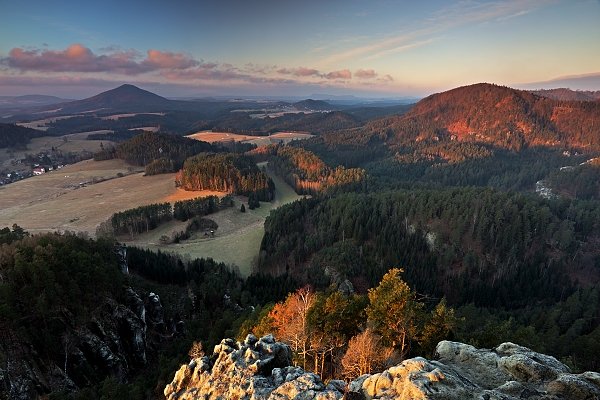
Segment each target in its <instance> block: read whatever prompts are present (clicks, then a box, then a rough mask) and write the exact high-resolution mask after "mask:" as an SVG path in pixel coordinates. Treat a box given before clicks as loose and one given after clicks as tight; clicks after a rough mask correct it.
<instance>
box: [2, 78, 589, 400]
mask: <svg viewBox="0 0 600 400" xmlns="http://www.w3.org/2000/svg"><path fill="white" fill-rule="evenodd" d="M560 95H561V96H565V93H560ZM123 99H128V100H127V101H123ZM243 103H244V104H240V101H220V100H219V101H214V100H198V101H196V100H191V101H181V100H177V101H175V100H168V99H165V98H161V97H160V96H156V95H154V94H152V93H150V92H146V91H143V90H141V89H138V88H136V87H132V86H130V85H129V86H128V85H125V86H124V87H120V88H116V89H113V90H110V91H108V92H105V93H101V94H99V95H97V96H93V97H91V98H88V99H84V100H80V101H76V102H74V104H71V105H70V106H68V107H66V108H65V112H67V111H68V112H69V113H68V114H65V115H64V116H65V117H68V118H63V119H61V118H60V117H58V118H53V119H45V120H41V119H40V118H39V115H37V114H32V115H30V116H29V117H27V118H25V117H20V118H21V119H22V120H20V121H19V124H20V125H22V126H15V125H11V124H4V125H3V129H4V131H2V132H4V135H5V138H4V142H0V143H5V144H3V146H5V147H3V148H2V149H0V152H1V153H0V154H1V156H2V157H3V158H2V160H3V162H4V164H3V165H4V166H5V168H11V167H13V168H16V166H17V165H20V167H21V168H23V170H28V169H29V170H31V169H32V168H35V164H36V163H38V162H37V161H36V160H37V158H40V157H41V158H40V160H41V159H42V158H44V157H47V158H48V159H49V160H50V161H48V160H46V159H44V160H45V162H46V163H49V165H51V164H53V159H52V157H58V156H60V155H62V154H73V155H76V156H78V157H81V158H88V159H86V160H83V161H79V160H75V162H73V163H69V164H68V165H61V166H60V169H59V168H58V166H57V168H56V169H54V168H53V170H48V171H47V172H45V173H41V174H40V175H39V176H33V177H29V178H27V179H21V180H18V181H16V182H12V183H7V184H5V185H3V186H1V187H0V204H2V208H1V209H0V227H3V226H7V227H8V228H5V229H1V230H0V243H5V244H4V245H2V246H4V247H2V246H0V252H2V257H4V258H1V257H0V259H1V260H8V261H6V262H5V263H4V264H0V267H1V268H4V269H3V271H7V272H3V274H4V275H2V278H0V279H5V280H4V281H0V286H1V285H4V286H2V287H3V288H4V289H3V291H0V300H2V301H3V303H2V304H7V306H3V307H0V334H2V331H3V329H4V331H8V332H9V335H11V336H10V337H11V341H10V343H16V344H14V345H13V344H11V345H9V346H5V347H3V345H2V344H1V343H0V353H2V352H4V353H3V354H8V355H9V357H12V354H15V352H16V350H15V349H16V347H15V346H17V347H18V346H21V343H26V342H27V343H31V346H33V347H32V348H34V350H35V351H36V352H38V353H39V354H44V357H46V359H47V360H48V361H47V363H49V365H53V366H52V367H51V368H55V369H56V368H63V369H64V370H66V371H67V373H68V374H69V379H72V380H73V382H75V383H74V385H80V386H78V389H73V391H72V393H73V396H76V395H78V394H80V393H81V395H82V396H84V397H86V396H88V393H90V392H88V391H92V392H93V393H94V394H92V395H91V397H90V398H101V395H100V394H99V393H105V391H106V390H107V389H106V387H108V386H110V387H114V388H118V389H115V390H117V391H118V392H119V393H127V394H128V396H131V397H132V398H135V399H139V400H142V398H144V396H138V395H137V394H136V393H139V392H137V391H138V390H142V391H145V393H149V392H150V391H151V389H149V386H148V383H147V382H148V381H151V382H159V383H158V384H157V385H156V387H155V388H154V390H155V392H154V393H153V394H151V395H147V396H146V398H161V397H160V396H161V394H157V393H159V391H160V390H161V389H162V388H164V387H165V385H166V384H167V383H168V382H170V381H171V377H172V371H174V370H175V369H176V366H177V365H178V363H180V362H183V361H185V360H184V358H185V355H183V357H182V351H181V349H182V348H190V346H192V347H194V346H196V348H197V346H198V344H197V343H198V342H199V341H201V342H202V345H205V346H207V347H206V348H210V347H212V346H214V345H216V344H218V343H219V342H220V340H221V339H222V338H223V337H236V338H238V339H240V338H244V337H246V335H247V334H248V333H253V334H255V335H257V336H262V335H265V334H267V333H269V332H271V333H274V334H275V335H276V337H277V339H278V340H282V341H284V342H285V343H288V344H289V343H292V344H293V343H296V342H295V341H298V340H300V341H301V342H299V343H300V345H298V346H301V345H303V346H306V348H307V349H309V350H306V351H300V350H298V349H299V348H300V347H297V348H296V350H292V352H293V353H294V357H295V358H294V359H295V360H296V362H297V363H300V362H302V365H306V368H307V369H309V368H311V367H309V366H311V365H313V367H312V369H313V372H314V373H316V374H317V375H319V376H320V377H321V378H322V379H331V378H334V377H336V376H340V375H339V374H341V373H343V374H345V375H344V376H346V377H348V378H350V377H355V376H353V375H352V374H355V373H356V370H352V371H354V372H348V371H350V369H346V368H347V367H346V365H348V361H347V358H348V357H351V356H352V351H353V349H354V347H353V346H355V345H356V344H355V343H356V341H357V340H359V339H360V340H367V339H368V340H374V341H376V343H377V348H378V351H380V352H381V353H382V354H390V357H392V358H393V360H394V362H400V360H402V359H405V358H408V357H413V356H417V355H426V356H428V357H431V356H433V355H434V350H435V348H436V344H437V343H438V342H439V341H441V340H444V339H447V338H452V339H454V340H459V341H461V342H465V343H472V344H474V345H476V346H479V347H487V348H493V347H494V346H497V345H498V343H499V342H501V341H513V342H517V343H519V344H521V345H524V346H527V347H529V348H532V349H534V350H535V351H539V352H544V353H548V354H551V355H552V356H554V357H557V359H560V361H561V362H562V363H564V364H565V365H568V367H569V368H572V369H573V370H574V371H583V370H586V369H589V370H593V369H598V368H599V365H598V362H597V359H596V358H594V356H592V355H593V354H596V351H600V349H598V343H600V342H598V340H597V338H598V335H599V334H600V319H599V318H598V315H600V302H599V301H598V299H600V296H598V285H599V284H600V269H599V268H600V267H599V266H600V264H599V260H600V250H599V248H600V247H598V243H599V242H600V225H599V224H598V221H600V203H599V202H600V192H599V188H598V182H600V179H599V178H598V177H600V169H598V165H597V162H592V161H590V162H586V160H593V159H594V158H595V157H598V156H599V155H600V148H599V147H598V141H597V132H596V131H595V128H594V126H595V125H594V124H595V121H596V118H597V115H598V105H597V104H596V102H595V100H592V99H590V100H589V101H586V102H581V101H570V102H569V101H565V100H554V99H551V98H547V97H543V96H538V95H535V94H532V93H531V92H524V91H518V90H514V89H511V88H507V87H499V86H496V85H487V84H478V85H472V86H468V87H462V88H457V89H454V90H451V91H448V92H444V93H440V94H436V95H432V96H429V97H427V98H425V99H423V100H422V101H420V102H419V103H417V104H416V105H414V106H407V105H401V106H389V105H386V106H383V107H366V108H365V107H364V106H360V107H355V108H353V107H347V108H344V107H333V106H331V107H328V106H327V103H326V102H322V101H321V102H314V101H308V100H307V101H306V103H305V104H307V106H308V105H310V106H311V107H323V108H324V109H323V110H322V111H323V112H321V111H319V112H308V110H307V112H301V113H300V112H299V113H293V114H290V115H287V114H286V115H281V116H279V115H277V116H275V115H271V116H268V117H265V118H253V115H254V114H255V113H256V110H257V109H259V108H260V107H262V109H264V107H265V105H264V103H263V102H260V101H253V100H244V101H243ZM273 104H274V105H273V109H277V107H280V108H282V109H286V107H292V106H288V105H285V103H284V102H273ZM288 104H289V103H288ZM294 104H296V103H294ZM475 105H477V107H480V108H481V110H484V111H485V112H480V111H477V110H476V106H475ZM54 107H56V106H54ZM294 107H299V105H296V106H294ZM89 110H95V111H94V112H91V113H87V112H86V111H89ZM334 110H335V111H334ZM474 110H475V111H474ZM567 111H568V112H567ZM37 112H39V111H36V113H37ZM389 113H392V114H391V115H390V114H389ZM579 119H582V120H585V121H586V122H585V123H584V122H581V123H580V122H578V121H579ZM26 127H33V128H36V129H35V130H30V129H26ZM28 154H34V155H35V156H28ZM36 157H37V158H36ZM90 157H93V158H90ZM56 160H58V158H56ZM19 161H20V162H19ZM540 182H542V183H543V188H542V187H541V186H540ZM186 189H187V190H186ZM200 189H201V190H200ZM536 189H537V193H536ZM541 189H543V190H541ZM548 193H552V196H548ZM13 224H16V225H13ZM97 228H99V229H97ZM52 232H60V233H59V234H54V233H52ZM69 232H74V233H78V235H79V236H77V235H74V234H72V233H69ZM28 235H30V236H28ZM88 238H91V240H88ZM97 248H102V249H104V250H102V251H103V253H102V255H101V256H100V255H99V254H98V253H97ZM22 249H24V250H22ZM3 262H4V261H3ZM97 266H98V267H97ZM64 268H68V269H69V270H70V271H72V272H73V274H74V276H73V278H72V279H70V278H69V279H67V278H66V277H65V270H64ZM122 271H126V272H125V273H123V272H122ZM87 274H90V275H89V276H88V275H87ZM4 276H7V277H8V278H4ZM23 277H26V278H23ZM55 277H59V278H55ZM107 277H110V278H107ZM23 279H25V280H23ZM22 282H25V283H24V284H23V288H24V289H23V290H22V289H21V287H20V285H21V284H22ZM63 282H66V283H65V284H68V285H70V286H69V289H68V290H63V287H62V285H63ZM389 285H392V287H393V288H394V290H392V291H388V290H389V289H388V288H389V287H390V286H389ZM79 288H85V290H88V291H92V293H89V294H86V295H80V297H81V298H84V299H86V300H85V302H84V303H83V304H75V303H74V302H73V300H72V299H73V297H74V296H78V294H77V293H78V290H80V289H79ZM32 291H36V292H40V293H42V294H41V295H40V296H36V295H33V294H30V293H31V292H32ZM376 294H377V295H376ZM45 296H52V297H53V298H57V299H59V301H58V302H57V303H52V304H51V303H49V302H48V303H47V302H46V300H44V299H45V298H46V297H45ZM38 298H39V299H40V300H35V301H29V299H38ZM54 304H56V305H54ZM140 304H143V307H144V308H143V309H144V310H145V311H144V312H143V313H141V314H136V313H140V312H141V311H140V310H141V308H140V307H141V306H140ZM302 304H304V306H302ZM390 304H395V305H404V306H397V307H392V306H390ZM302 307H304V309H302ZM65 309H66V310H69V313H71V314H73V315H74V316H73V318H71V314H69V313H67V314H65V312H64V310H65ZM299 310H300V311H299ZM15 313H23V314H27V315H32V316H34V317H33V318H35V321H34V322H33V323H32V324H24V323H22V322H21V320H18V319H11V318H12V317H10V316H12V315H14V314H15ZM144 313H149V314H148V315H150V316H145V317H144V318H147V319H146V320H145V321H146V322H145V324H146V325H145V326H146V328H145V329H147V330H146V331H144V330H143V328H142V325H143V324H142V323H141V322H140V321H141V319H140V318H142V317H140V316H139V315H145V314H144ZM46 315H51V316H52V318H53V319H54V321H58V322H56V323H55V324H46V325H44V323H45V322H44V321H45V319H46V318H47V317H46ZM136 315H137V316H136ZM7 316H8V317H7ZM388 316H391V317H389V318H388ZM99 321H100V322H99ZM115 321H119V322H118V324H120V325H119V326H122V327H127V328H126V329H127V332H130V333H131V332H133V333H135V338H136V339H135V340H134V339H131V337H130V336H128V335H129V333H127V334H125V333H121V334H119V337H121V338H122V340H121V341H120V342H119V343H120V344H119V346H120V347H118V348H117V347H114V346H113V347H110V346H112V345H111V344H110V343H113V342H111V340H112V339H111V338H110V337H109V336H110V335H113V336H114V335H115V334H114V332H115V329H117V328H115V327H114V326H113V324H115ZM397 321H403V323H405V324H407V326H408V328H406V329H405V328H402V327H400V328H399V327H398V325H397ZM334 322H335V323H334ZM94 324H101V325H102V329H100V330H98V329H97V328H95V327H94V328H89V330H88V328H87V327H89V326H95V325H94ZM32 327H40V329H42V330H43V331H44V332H45V333H46V336H45V337H46V339H44V340H41V339H39V338H37V337H36V335H35V334H34V330H32V329H33V328H32ZM104 327H108V328H107V329H104ZM299 327H301V328H299ZM17 329H20V330H21V332H25V336H24V338H23V339H16V338H15V334H14V332H16V330H17ZM102 332H105V333H106V334H104V333H102ZM109 332H113V333H109ZM141 332H145V333H141ZM133 333H132V334H133ZM399 334H401V335H404V336H403V337H404V339H403V341H401V342H398V341H396V339H395V338H396V337H398V336H397V335H399ZM249 337H250V338H252V336H249ZM298 337H300V339H298ZM139 338H142V339H143V340H142V339H139ZM250 340H252V339H250ZM267 340H271V339H268V337H267ZM302 341H303V342H302ZM195 342H196V344H193V343H195ZM47 343H50V345H48V344H47ZM91 343H104V344H106V346H108V347H109V348H111V352H112V353H111V354H112V356H111V357H112V358H111V359H112V360H118V361H115V362H113V361H110V360H109V361H107V360H105V359H103V358H102V357H103V356H101V354H102V353H101V351H99V350H98V347H94V346H95V345H94V346H92V344H91ZM227 343H229V342H227ZM302 343H304V344H302ZM100 346H102V345H100ZM32 354H33V353H27V355H23V356H21V357H23V359H28V360H36V361H32V364H30V365H31V367H28V368H30V369H27V368H23V370H22V371H17V370H11V371H10V373H9V374H8V375H6V376H9V377H10V379H13V380H14V379H15V378H14V376H18V375H19V374H25V373H26V374H30V375H32V376H34V375H35V374H38V375H39V376H42V375H44V373H43V372H32V371H33V369H35V368H38V369H39V370H44V368H47V367H45V366H44V365H42V364H40V363H41V361H39V360H37V359H36V358H35V357H34V356H33V355H32ZM78 354H84V356H83V357H84V358H81V356H78ZM194 354H197V353H194ZM78 357H79V358H78ZM144 357H147V358H146V359H145V360H146V361H144ZM156 357H158V358H160V357H163V358H162V359H163V362H165V361H164V360H168V361H166V364H165V365H164V366H163V365H161V366H160V367H157V366H156V365H155V364H153V362H152V361H149V360H155V359H156ZM190 357H191V356H190ZM65 359H66V361H65ZM202 362H204V361H202ZM377 362H379V364H376V365H375V364H374V365H375V366H374V367H373V368H375V367H377V368H380V369H381V368H383V364H381V362H380V361H377ZM63 363H66V367H58V366H59V365H63ZM77 363H81V365H83V366H84V367H83V369H82V371H84V372H82V373H79V372H70V371H78V369H77V368H78V367H77V365H79V364H77ZM133 366H136V367H133ZM0 368H1V367H0ZM95 368H97V369H98V371H100V372H98V373H95V372H91V371H92V370H94V369H95ZM135 368H139V372H138V371H136V370H135ZM348 368H350V367H348ZM561 368H562V367H561ZM106 371H108V372H106ZM113 371H119V372H118V373H116V374H115V373H113ZM0 372H1V371H0ZM119 374H120V375H119ZM582 376H583V375H582ZM2 379H4V378H3V375H1V374H0V384H1V383H2ZM36 379H37V378H32V380H31V382H37V381H36ZM582 379H583V378H582ZM59 381H60V379H59ZM31 385H33V383H32V384H31ZM31 385H30V386H26V387H27V388H29V389H30V390H32V391H38V390H39V391H40V392H41V393H50V392H53V393H56V391H57V390H58V389H57V387H56V386H52V385H54V383H51V384H49V385H50V386H49V387H48V388H43V389H36V388H35V386H31ZM1 390H2V386H1V385H0V393H1ZM160 393H162V392H160ZM71 396H72V394H68V395H67V397H66V398H68V399H72V398H73V397H71ZM102 396H104V395H102ZM105 397H106V396H105ZM108 398H112V397H110V396H109V397H108Z"/></svg>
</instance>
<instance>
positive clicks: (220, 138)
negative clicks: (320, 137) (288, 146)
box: [187, 131, 314, 146]
mask: <svg viewBox="0 0 600 400" xmlns="http://www.w3.org/2000/svg"><path fill="white" fill-rule="evenodd" d="M313 136H314V135H311V134H310V133H306V132H277V133H273V134H271V135H270V136H251V135H240V134H237V133H228V132H212V131H202V132H197V133H194V134H192V135H188V136H187V137H188V138H190V139H196V140H202V141H204V142H209V143H214V142H231V141H236V142H244V143H252V144H256V145H257V146H266V145H269V144H273V143H280V142H283V143H289V142H291V141H292V140H300V139H308V138H311V137H313Z"/></svg>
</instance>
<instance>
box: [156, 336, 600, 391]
mask: <svg viewBox="0 0 600 400" xmlns="http://www.w3.org/2000/svg"><path fill="white" fill-rule="evenodd" d="M436 354H437V357H436V358H437V360H427V359H425V358H422V357H415V358H411V359H408V360H404V361H403V362H401V363H400V364H398V365H396V366H393V367H391V368H389V369H387V370H385V371H382V372H381V373H376V374H372V375H363V376H361V377H359V378H357V379H355V380H354V381H352V382H350V383H349V384H348V385H346V384H345V382H344V381H339V380H332V381H330V382H329V383H328V384H327V385H325V384H324V383H323V382H322V381H321V380H320V378H319V377H318V376H317V375H315V374H312V373H308V372H305V371H304V370H303V369H302V368H299V367H293V366H291V365H290V362H291V352H290V349H289V347H288V346H287V345H285V344H283V343H278V342H276V341H275V340H274V338H273V337H272V336H271V335H268V336H265V337H263V338H261V339H257V338H256V337H254V336H252V335H249V336H248V337H247V338H246V340H244V342H243V343H239V342H238V343H236V342H234V341H233V340H231V339H226V340H223V341H222V342H221V343H220V344H219V345H217V346H215V352H214V354H213V356H212V357H210V359H209V358H208V357H204V358H203V359H196V360H193V361H192V362H191V363H190V364H188V365H184V366H182V367H181V368H180V370H179V371H177V373H176V374H175V378H174V379H173V382H171V383H170V384H169V385H167V387H166V388H165V391H164V394H165V396H166V398H167V399H169V400H174V399H182V400H184V399H273V400H275V399H276V400H291V399H296V400H301V399H322V400H328V399H331V400H338V399H341V398H342V397H343V398H344V399H352V400H367V399H398V400H427V399H430V400H442V399H443V400H459V399H460V400H464V399H473V400H517V399H530V400H559V399H574V400H579V399H581V400H583V399H586V400H590V399H600V374H598V373H595V372H585V373H583V374H572V373H571V372H570V371H569V368H568V367H567V366H565V365H564V364H562V363H561V362H559V361H558V360H556V359H555V358H554V357H550V356H547V355H544V354H540V353H536V352H534V351H532V350H530V349H528V348H526V347H522V346H518V345H516V344H514V343H503V344H501V345H500V346H498V347H497V348H495V349H492V350H488V349H477V348H475V347H473V346H470V345H467V344H463V343H458V342H449V341H443V342H440V343H439V344H438V346H437V348H436ZM210 360H213V363H210Z"/></svg>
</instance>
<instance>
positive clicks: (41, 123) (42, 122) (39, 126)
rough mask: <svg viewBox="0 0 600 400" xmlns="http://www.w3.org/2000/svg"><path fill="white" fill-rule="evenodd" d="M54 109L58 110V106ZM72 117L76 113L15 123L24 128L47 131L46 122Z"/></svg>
mask: <svg viewBox="0 0 600 400" xmlns="http://www.w3.org/2000/svg"><path fill="white" fill-rule="evenodd" d="M56 111H60V108H59V109H57V110H56ZM74 117H77V115H64V116H60V117H49V118H44V119H38V120H35V121H30V122H20V123H17V125H19V126H23V127H25V128H31V129H35V130H38V131H47V130H48V128H49V126H48V124H51V123H53V122H56V121H60V120H61V119H69V118H74Z"/></svg>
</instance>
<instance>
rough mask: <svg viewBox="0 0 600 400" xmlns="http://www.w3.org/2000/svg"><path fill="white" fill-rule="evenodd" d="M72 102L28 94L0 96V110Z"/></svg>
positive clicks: (54, 97)
mask: <svg viewBox="0 0 600 400" xmlns="http://www.w3.org/2000/svg"><path fill="white" fill-rule="evenodd" d="M67 101H72V100H69V99H61V98H60V97H56V96H46V95H41V94H28V95H24V96H0V108H8V107H10V108H13V107H14V108H17V107H35V106H45V105H49V104H58V103H64V102H67Z"/></svg>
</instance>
